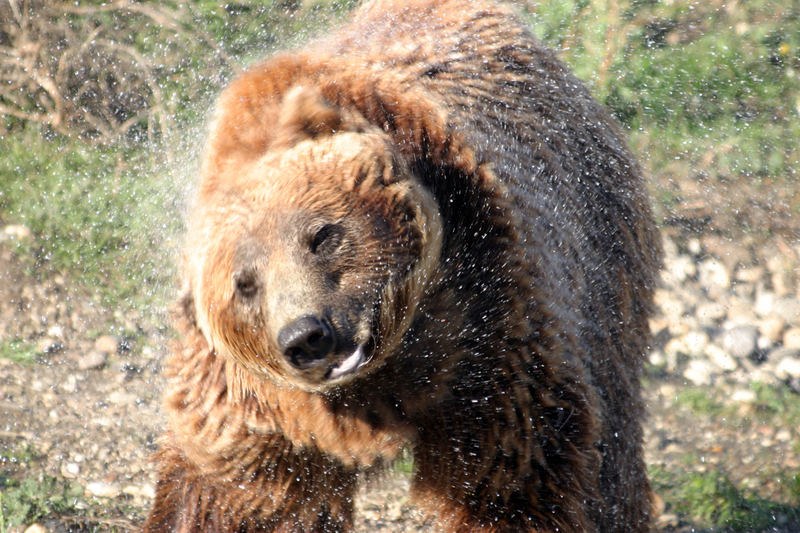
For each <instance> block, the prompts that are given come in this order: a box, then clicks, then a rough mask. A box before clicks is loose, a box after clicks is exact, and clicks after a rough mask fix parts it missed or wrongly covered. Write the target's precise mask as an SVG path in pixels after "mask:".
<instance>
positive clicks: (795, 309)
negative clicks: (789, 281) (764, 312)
mask: <svg viewBox="0 0 800 533" xmlns="http://www.w3.org/2000/svg"><path fill="white" fill-rule="evenodd" d="M772 313H773V314H774V315H776V316H778V317H780V318H781V319H783V320H784V322H786V323H787V324H796V323H798V322H800V300H798V299H797V298H794V297H792V296H787V297H784V298H778V299H777V300H775V302H774V303H773V306H772Z"/></svg>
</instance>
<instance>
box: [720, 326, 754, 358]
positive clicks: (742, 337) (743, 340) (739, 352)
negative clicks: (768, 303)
mask: <svg viewBox="0 0 800 533" xmlns="http://www.w3.org/2000/svg"><path fill="white" fill-rule="evenodd" d="M757 341H758V329H757V328H756V327H755V326H734V327H732V328H729V329H727V330H725V331H724V332H723V333H722V348H723V349H724V350H725V351H727V352H728V353H729V354H731V355H732V356H733V357H735V358H737V359H744V358H745V357H750V356H751V355H752V354H753V353H754V352H755V351H756V348H757V344H756V342H757Z"/></svg>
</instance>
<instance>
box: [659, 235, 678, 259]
mask: <svg viewBox="0 0 800 533" xmlns="http://www.w3.org/2000/svg"><path fill="white" fill-rule="evenodd" d="M662 246H663V248H664V255H665V256H666V257H675V256H676V255H678V245H677V244H675V241H674V240H672V238H670V237H667V236H666V235H665V236H664V240H663V245H662Z"/></svg>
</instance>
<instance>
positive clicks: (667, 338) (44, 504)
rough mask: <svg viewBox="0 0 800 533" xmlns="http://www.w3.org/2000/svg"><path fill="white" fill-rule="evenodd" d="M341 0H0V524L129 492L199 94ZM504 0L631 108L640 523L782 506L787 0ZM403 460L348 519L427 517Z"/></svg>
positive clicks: (792, 323)
mask: <svg viewBox="0 0 800 533" xmlns="http://www.w3.org/2000/svg"><path fill="white" fill-rule="evenodd" d="M356 3H357V2H355V1H350V0H348V1H325V0H302V1H301V0H294V1H292V0H283V1H262V2H239V3H220V2H212V1H208V0H199V1H187V2H172V1H166V2H165V1H146V0H142V1H133V0H112V1H106V2H87V1H69V2H67V1H58V0H0V533H4V532H16V531H29V532H31V533H35V532H37V531H128V530H130V529H133V528H135V526H136V524H137V523H138V522H139V521H140V520H141V519H142V518H143V517H144V514H145V513H146V509H147V507H148V506H149V504H150V498H151V497H152V491H153V478H152V476H151V474H150V472H149V466H148V465H147V462H146V459H147V456H148V454H150V453H152V451H153V450H154V449H155V446H156V440H155V439H156V437H157V435H158V434H159V433H160V430H161V425H162V423H163V422H162V419H161V418H160V414H159V411H158V406H159V393H160V390H161V387H162V377H161V372H160V368H161V361H162V360H163V357H164V355H165V353H166V351H167V349H168V345H169V342H170V336H171V335H172V333H171V331H170V329H169V326H168V324H169V320H168V312H167V309H168V306H169V304H170V302H171V299H172V297H173V296H174V294H175V292H176V287H175V263H176V260H177V257H178V253H179V248H180V239H181V232H182V229H183V218H184V212H185V210H186V205H187V203H188V202H189V201H190V198H191V187H192V184H193V183H194V179H195V175H196V169H197V166H198V157H199V153H200V151H201V149H202V145H203V139H204V125H205V122H206V119H207V118H208V113H209V109H210V107H211V105H212V104H213V100H214V97H215V95H216V94H218V92H219V91H220V89H221V88H222V87H224V86H225V84H226V83H227V82H228V81H229V80H230V79H231V77H233V76H235V75H236V74H237V73H238V72H240V71H241V70H242V69H243V68H246V66H247V65H249V64H252V63H253V62H254V61H257V60H258V59H259V58H261V57H264V56H265V55H267V54H269V53H270V52H273V51H275V50H279V49H283V48H287V47H292V46H297V45H299V44H301V43H302V42H304V41H305V40H307V39H309V38H311V37H313V36H315V35H318V34H320V33H321V32H323V31H325V30H326V29H327V28H329V27H330V26H331V25H335V24H336V23H337V22H339V21H341V20H342V19H343V18H344V17H346V14H347V12H348V11H349V10H350V9H351V8H352V7H353V6H354V5H355V4H356ZM517 4H518V6H519V8H520V11H521V14H522V16H523V17H524V18H525V20H526V21H527V22H528V23H529V24H530V26H531V30H532V32H533V33H534V34H535V35H536V36H537V37H538V38H540V39H541V40H543V41H544V42H545V43H546V44H548V45H549V46H551V47H552V48H554V49H555V50H556V51H557V52H558V54H559V56H560V57H561V58H562V59H563V60H564V61H565V62H566V63H567V64H569V65H570V66H571V67H572V68H573V69H574V71H575V73H576V74H577V75H578V76H579V77H580V78H581V79H582V80H584V81H585V82H586V83H587V85H588V86H589V87H590V88H591V90H592V92H593V94H594V95H595V97H596V98H597V99H598V100H600V101H601V102H602V103H604V104H605V105H606V106H607V107H608V108H609V109H610V111H611V112H612V113H613V115H614V116H615V117H616V118H617V120H618V121H619V122H620V123H621V124H622V126H623V128H624V129H625V130H626V132H627V134H628V137H629V142H630V145H631V148H632V150H633V151H634V152H635V153H636V155H637V157H638V159H639V160H640V162H641V164H642V166H643V168H644V170H645V174H646V176H647V180H648V186H649V188H650V191H651V193H652V197H653V202H654V207H655V212H656V215H657V218H658V222H659V224H660V225H661V227H662V230H663V234H664V242H665V249H666V252H667V262H666V265H665V269H664V275H663V280H662V285H661V287H660V288H659V290H658V291H657V295H656V299H657V305H658V309H659V312H658V315H657V316H656V317H655V318H654V319H653V320H652V324H651V325H652V327H653V330H654V332H655V334H656V343H655V346H654V350H653V354H652V355H651V356H650V360H649V361H648V365H647V373H646V376H645V381H644V383H645V392H646V395H647V399H648V405H649V408H650V413H651V415H650V418H649V419H648V421H647V422H646V427H647V433H646V449H647V460H648V464H649V466H650V471H651V476H652V480H653V486H654V488H655V491H656V493H657V494H658V501H657V509H656V512H657V514H658V519H657V524H656V527H657V528H658V530H659V531H785V532H790V531H800V394H799V393H800V291H799V290H798V288H799V286H798V276H799V275H800V272H799V271H798V265H800V185H798V183H797V179H798V173H799V172H800V0H750V1H743V0H739V1H737V0H731V1H721V0H706V1H689V0H619V1H616V0H597V1H593V2H589V1H588V0H582V1H570V0H558V1H556V0H551V1H548V0H543V1H537V2H534V1H520V2H517ZM411 468H413V465H411V464H410V463H409V462H408V461H404V462H401V464H399V465H397V467H396V468H395V469H394V471H393V473H392V475H391V476H390V479H389V480H387V481H384V482H383V483H382V484H380V485H377V486H376V487H375V488H373V489H371V490H369V491H367V492H366V493H362V495H361V497H360V499H359V502H358V506H359V522H358V527H359V531H427V530H430V529H426V524H425V523H424V522H422V521H420V520H419V519H418V517H416V515H415V514H414V511H413V508H411V507H409V506H408V504H407V503H406V501H405V493H404V490H403V489H404V488H405V484H406V476H407V474H408V472H409V471H410V469H411Z"/></svg>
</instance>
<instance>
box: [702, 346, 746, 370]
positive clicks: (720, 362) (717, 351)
mask: <svg viewBox="0 0 800 533" xmlns="http://www.w3.org/2000/svg"><path fill="white" fill-rule="evenodd" d="M705 354H706V355H707V356H708V358H709V360H710V361H711V362H712V363H713V364H714V365H715V366H716V367H717V368H719V369H721V370H723V371H725V372H731V371H733V370H736V369H737V368H739V363H737V362H736V359H735V358H734V357H733V356H731V355H730V354H729V353H728V352H726V351H725V350H723V349H722V348H720V347H719V346H717V345H716V344H709V345H708V346H706V347H705Z"/></svg>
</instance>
